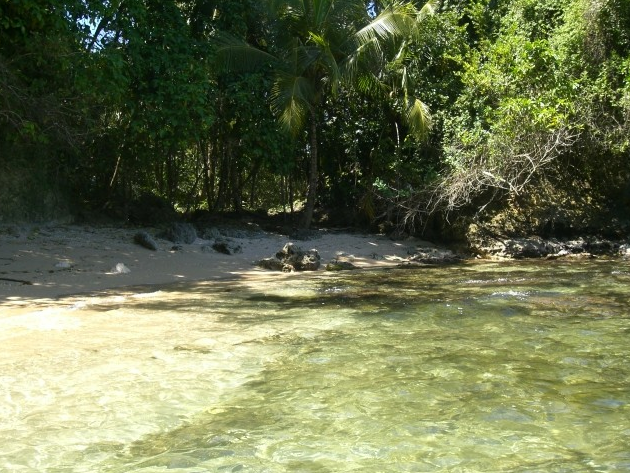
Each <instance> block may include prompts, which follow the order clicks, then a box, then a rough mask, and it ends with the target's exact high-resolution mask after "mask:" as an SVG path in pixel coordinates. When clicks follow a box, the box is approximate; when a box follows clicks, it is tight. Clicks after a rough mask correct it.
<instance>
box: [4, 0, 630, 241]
mask: <svg viewBox="0 0 630 473" xmlns="http://www.w3.org/2000/svg"><path fill="white" fill-rule="evenodd" d="M629 162H630V2H628V1H627V0H505V1H497V0H442V1H441V2H439V1H436V0H431V1H429V2H428V3H427V2H425V1H420V2H416V1H411V0H407V1H403V0H383V1H371V0H367V1H366V0H299V1H298V0H182V1H177V0H107V1H94V0H2V1H0V222H9V221H16V220H45V219H54V218H59V217H62V216H68V215H72V216H74V217H73V218H80V216H82V215H83V216H85V215H90V214H93V213H105V214H107V213H109V214H112V215H116V216H118V217H120V218H122V219H129V218H132V217H133V215H132V214H133V212H132V210H131V208H132V205H133V203H137V202H140V203H142V202H144V203H146V202H155V201H158V200H159V201H160V202H163V203H165V205H167V206H169V207H171V206H172V207H173V208H175V209H176V210H177V211H178V212H180V213H181V214H182V215H184V216H192V215H195V214H199V213H204V212H206V213H218V212H236V213H238V212H247V211H251V212H253V211H264V212H265V213H269V212H276V213H277V212H280V213H282V212H286V213H287V214H293V213H294V215H295V216H296V217H295V218H296V219H297V216H298V215H299V218H300V221H299V223H300V224H301V225H303V226H307V227H308V226H309V225H311V224H312V222H314V223H315V224H318V225H319V224H321V225H335V224H343V225H357V226H359V225H360V226H373V227H375V226H377V225H379V224H381V225H382V226H385V227H387V226H390V227H391V228H394V227H397V228H406V229H408V230H409V229H413V230H415V231H418V232H425V233H430V234H438V235H442V236H445V237H446V236H449V235H451V236H452V235H453V234H454V233H456V232H457V231H456V230H453V229H460V230H461V231H465V230H462V229H465V225H466V224H467V223H470V222H483V221H485V222H495V223H496V224H497V225H500V226H501V227H502V228H503V230H504V231H508V232H509V231H511V232H514V233H518V232H536V233H545V234H548V235H552V234H567V235H568V234H572V233H575V232H578V233H579V232H585V231H592V232H598V231H599V232H609V233H610V232H612V233H615V232H616V233H617V234H618V233H619V232H622V233H623V232H627V229H628V227H627V216H628V213H629V210H630V166H629ZM142 205H144V204H142ZM298 211H300V212H298ZM383 228H384V227H383Z"/></svg>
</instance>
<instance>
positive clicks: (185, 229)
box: [159, 222, 197, 245]
mask: <svg viewBox="0 0 630 473" xmlns="http://www.w3.org/2000/svg"><path fill="white" fill-rule="evenodd" d="M159 236H160V238H164V239H166V240H169V241H172V242H173V243H185V244H187V245H190V244H191V243H194V242H195V240H196V239H197V230H195V227H194V226H193V225H191V224H190V223H180V222H174V223H171V224H170V225H169V226H168V227H167V228H166V230H164V232H162V233H161V234H160V235H159Z"/></svg>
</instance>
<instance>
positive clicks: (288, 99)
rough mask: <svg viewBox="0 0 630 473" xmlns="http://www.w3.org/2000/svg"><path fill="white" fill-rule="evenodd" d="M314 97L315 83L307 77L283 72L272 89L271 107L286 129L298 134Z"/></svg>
mask: <svg viewBox="0 0 630 473" xmlns="http://www.w3.org/2000/svg"><path fill="white" fill-rule="evenodd" d="M313 97H314V89H313V85H312V84H311V83H310V82H309V81H308V80H307V79H306V78H305V77H303V76H295V75H289V74H281V75H279V76H278V77H277V79H276V81H275V83H274V85H273V87H272V89H271V109H272V111H273V112H274V114H276V115H277V116H278V117H279V120H280V123H281V124H282V126H283V127H284V128H285V129H286V130H288V131H290V132H291V133H294V134H297V133H298V132H299V131H300V130H301V129H302V128H303V126H304V123H305V122H306V117H307V114H308V112H309V110H310V108H311V105H310V104H311V101H312V99H313Z"/></svg>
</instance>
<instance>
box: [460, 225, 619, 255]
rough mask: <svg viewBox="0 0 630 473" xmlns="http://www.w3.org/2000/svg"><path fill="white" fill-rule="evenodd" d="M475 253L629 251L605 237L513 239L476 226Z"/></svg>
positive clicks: (473, 236) (471, 234) (472, 247)
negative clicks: (563, 239) (481, 229)
mask: <svg viewBox="0 0 630 473" xmlns="http://www.w3.org/2000/svg"><path fill="white" fill-rule="evenodd" d="M468 244H469V248H470V251H471V253H472V254H474V255H477V256H482V257H490V258H510V259H523V258H550V259H554V258H562V257H580V258H590V257H595V256H598V255H621V256H625V255H627V254H629V253H628V245H624V244H621V243H619V242H614V241H610V240H606V239H601V238H595V237H590V238H576V239H573V240H565V241H561V240H557V239H555V238H549V239H544V238H540V237H538V236H530V237H522V238H516V237H514V238H511V237H501V236H499V235H493V234H490V233H488V232H484V231H480V230H479V229H478V228H473V229H472V231H470V232H469V234H468Z"/></svg>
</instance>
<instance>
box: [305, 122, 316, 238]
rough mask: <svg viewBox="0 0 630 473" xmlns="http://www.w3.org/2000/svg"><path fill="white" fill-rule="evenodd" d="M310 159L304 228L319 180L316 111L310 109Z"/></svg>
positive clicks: (308, 224) (310, 217)
mask: <svg viewBox="0 0 630 473" xmlns="http://www.w3.org/2000/svg"><path fill="white" fill-rule="evenodd" d="M310 135H311V136H310V138H311V150H310V151H311V160H310V165H309V172H308V191H307V193H306V206H305V208H304V228H310V226H311V223H312V221H313V210H314V209H315V199H316V198H317V181H318V180H319V175H318V170H317V164H318V162H317V159H318V158H317V113H316V112H315V110H311V133H310Z"/></svg>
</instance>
